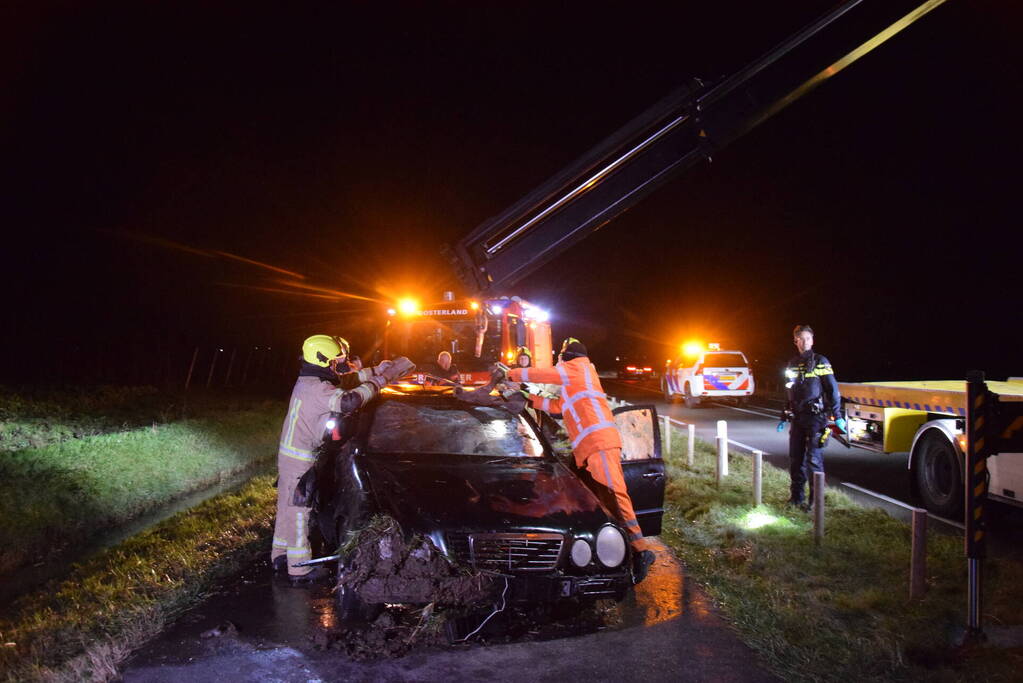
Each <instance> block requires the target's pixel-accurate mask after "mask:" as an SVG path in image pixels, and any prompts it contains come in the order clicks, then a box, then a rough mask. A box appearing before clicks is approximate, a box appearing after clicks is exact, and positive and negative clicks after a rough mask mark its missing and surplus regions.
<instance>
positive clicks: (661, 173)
mask: <svg viewBox="0 0 1023 683" xmlns="http://www.w3.org/2000/svg"><path fill="white" fill-rule="evenodd" d="M943 2H945V0H847V2H845V3H843V4H842V5H840V6H839V7H837V8H835V9H834V10H832V11H831V12H829V13H828V14H826V15H824V16H823V17H821V18H820V19H818V20H817V21H815V22H813V23H812V24H810V25H809V26H807V27H805V28H804V29H803V30H801V31H799V32H797V33H796V34H794V35H792V36H791V37H789V38H788V39H787V40H785V41H784V42H782V43H781V44H780V45H778V46H777V47H775V48H774V49H773V50H771V51H769V52H768V53H767V54H765V55H763V56H762V57H760V58H759V59H757V60H756V61H754V62H753V63H751V64H749V65H747V66H746V67H744V68H742V69H740V70H739V71H737V72H736V73H735V74H733V75H732V76H729V77H728V78H725V79H724V80H722V81H721V82H720V83H717V84H714V85H711V86H708V85H705V84H703V83H702V82H700V81H694V82H693V83H692V84H690V85H689V86H686V87H682V88H679V89H677V90H675V91H674V92H672V93H671V94H669V95H668V96H667V97H666V98H664V99H663V100H662V101H661V102H659V103H658V104H656V105H654V106H653V107H651V108H650V109H648V110H647V111H646V112H644V113H643V114H641V115H639V116H638V117H636V118H635V119H633V120H632V121H630V122H629V123H627V124H626V125H625V126H623V127H622V128H621V129H619V130H618V131H617V132H615V133H614V134H613V135H611V136H610V137H608V138H607V139H606V140H604V141H603V142H601V143H600V144H598V145H597V146H596V147H594V148H593V149H592V150H590V151H589V152H588V153H587V154H586V155H584V156H583V157H582V158H580V159H578V160H577V161H576V162H574V163H573V164H571V165H569V166H568V167H566V168H565V169H563V170H562V171H560V172H559V173H558V174H556V175H555V176H554V177H552V178H550V179H549V180H548V181H547V182H545V183H543V184H542V185H540V186H539V187H537V188H536V189H534V190H533V191H532V192H530V193H529V194H527V195H526V196H525V197H523V198H522V199H520V200H519V201H517V202H516V203H515V204H513V205H512V206H510V207H508V208H507V209H506V210H505V211H503V212H502V213H500V214H498V215H497V216H494V217H493V218H490V219H488V220H486V221H484V222H483V223H482V224H480V225H479V226H478V227H477V228H476V229H475V230H473V231H472V232H471V233H469V234H468V235H467V236H466V237H464V238H463V239H462V240H461V241H460V242H459V243H458V244H457V245H455V247H454V248H453V249H448V255H449V258H450V259H451V260H452V262H453V263H454V265H455V266H456V269H457V271H458V274H459V277H460V279H461V280H462V281H463V283H464V284H465V285H466V286H467V287H468V288H469V289H470V290H471V291H474V292H479V293H487V292H491V291H495V290H498V289H501V288H504V287H507V286H510V285H512V284H514V283H516V282H518V281H520V280H522V279H523V278H525V277H526V276H528V275H529V274H530V273H532V272H533V271H535V270H536V269H537V268H539V267H540V266H542V265H544V264H545V263H547V262H548V261H550V260H551V259H553V258H554V257H556V256H557V255H559V254H560V253H562V252H564V251H565V250H566V249H568V248H569V247H571V246H572V245H573V244H575V243H577V242H579V241H580V240H582V239H583V238H585V237H586V236H588V235H589V234H591V233H592V232H594V231H595V230H597V229H598V228H600V227H601V226H602V225H604V224H605V223H607V222H609V221H611V220H612V219H614V218H615V217H616V216H618V215H620V214H621V213H622V212H624V211H625V210H627V209H628V208H630V207H631V206H633V205H634V204H636V203H637V202H639V201H640V200H641V199H643V198H644V197H645V196H646V195H648V194H649V193H650V192H652V191H653V190H655V189H657V188H658V187H660V186H661V185H663V184H664V183H666V182H667V181H668V180H670V179H671V178H673V177H675V176H677V175H678V174H679V173H681V172H682V171H684V170H686V169H688V168H690V167H692V166H694V165H696V164H697V163H699V162H700V161H703V160H705V159H708V160H709V159H710V158H711V157H712V155H713V154H714V153H715V152H716V151H717V150H719V149H721V148H723V147H724V146H726V145H727V144H729V143H730V142H732V141H733V140H735V139H736V138H738V137H740V136H741V135H743V134H744V133H746V132H747V131H749V130H750V129H752V128H754V127H755V126H757V125H758V124H760V123H761V122H763V121H765V120H766V119H768V118H770V117H771V116H773V115H774V114H776V113H777V112H779V111H781V110H782V109H783V108H784V107H785V106H787V105H788V104H790V103H791V102H794V101H795V100H797V99H799V97H801V96H802V95H803V94H805V93H807V92H809V91H810V90H812V89H813V88H814V87H815V86H817V85H819V84H820V83H822V82H824V81H825V80H827V79H828V78H830V77H831V76H833V75H835V74H836V73H838V72H839V71H841V70H842V69H843V68H845V67H846V66H848V65H849V64H851V63H852V62H854V61H856V60H857V59H858V58H859V57H861V56H863V55H864V54H866V53H867V52H869V51H870V50H872V49H873V48H874V47H877V46H878V45H880V44H882V43H883V42H885V41H886V40H887V39H888V38H890V37H892V36H894V35H895V34H897V33H898V32H899V31H901V30H902V29H903V28H905V27H907V26H909V25H910V24H912V23H913V22H914V21H915V20H916V19H918V18H920V17H922V16H923V15H925V14H927V13H928V12H930V11H931V10H932V9H934V8H935V7H937V6H939V5H941V4H942V3H943Z"/></svg>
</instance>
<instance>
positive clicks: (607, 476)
mask: <svg viewBox="0 0 1023 683" xmlns="http://www.w3.org/2000/svg"><path fill="white" fill-rule="evenodd" d="M572 445H573V446H574V445H575V444H572ZM600 464H601V465H603V466H604V479H605V480H606V481H607V488H608V489H609V490H610V491H611V493H614V492H615V480H614V479H612V478H611V468H610V467H608V466H607V454H606V453H605V452H604V451H600Z"/></svg>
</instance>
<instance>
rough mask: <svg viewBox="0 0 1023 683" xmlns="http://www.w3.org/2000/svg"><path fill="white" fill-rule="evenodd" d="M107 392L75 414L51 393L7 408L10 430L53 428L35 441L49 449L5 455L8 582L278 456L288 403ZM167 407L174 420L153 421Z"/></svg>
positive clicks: (6, 403) (0, 468)
mask: <svg viewBox="0 0 1023 683" xmlns="http://www.w3.org/2000/svg"><path fill="white" fill-rule="evenodd" d="M108 389H109V388H108ZM104 391H105V393H104ZM104 391H98V393H96V394H95V395H92V398H91V399H82V401H81V402H79V403H77V404H75V407H74V408H73V409H71V408H66V407H63V403H62V400H59V399H58V398H57V397H53V396H50V395H46V394H44V395H30V396H28V397H18V396H12V395H5V396H4V398H3V400H2V402H0V403H2V404H0V413H2V414H3V415H4V422H3V424H4V425H7V424H9V420H13V421H14V422H18V421H19V420H20V421H21V422H20V423H19V424H27V423H28V422H30V421H32V420H35V421H37V422H38V423H39V424H40V425H43V424H44V423H45V424H44V427H45V428H44V427H39V429H37V430H36V431H33V432H31V434H32V436H31V438H30V439H29V440H30V441H33V442H38V443H45V444H46V445H42V446H39V447H31V448H22V449H20V450H6V451H4V450H3V449H0V518H2V519H3V520H4V523H3V524H2V525H0V548H3V552H2V553H0V575H2V574H6V573H9V572H11V571H13V570H15V569H17V568H19V567H23V566H25V565H26V564H31V563H34V562H37V561H39V560H40V559H41V558H43V557H46V556H51V555H53V554H55V553H61V552H63V551H65V550H68V549H74V548H76V547H83V546H85V545H87V544H88V543H89V541H90V539H91V538H92V537H94V536H95V534H96V533H98V532H100V531H102V530H104V529H109V528H113V527H117V526H120V525H122V524H124V523H125V522H127V521H130V520H132V519H134V518H136V517H137V516H139V515H140V514H143V513H146V512H148V511H151V510H154V509H157V508H159V507H161V506H163V505H165V504H167V503H169V502H172V501H174V500H175V499H177V498H180V497H182V496H184V495H186V494H188V493H191V492H193V491H197V490H201V489H204V488H207V487H209V486H211V485H213V484H216V483H218V482H220V481H222V480H224V479H226V478H228V477H230V476H232V475H234V474H237V473H239V472H242V471H245V470H247V469H249V468H252V467H254V466H256V465H259V464H261V463H267V462H270V461H271V460H272V459H273V457H274V453H275V450H276V441H277V435H278V430H279V428H280V419H281V415H282V414H283V412H284V406H283V404H279V403H277V402H269V401H265V400H253V399H245V398H240V399H238V398H235V399H232V400H227V401H221V400H220V399H218V398H217V397H206V398H204V399H201V400H194V401H193V402H192V404H190V405H191V407H188V408H185V407H184V404H177V403H175V402H174V401H173V400H171V399H172V397H167V396H160V395H159V394H153V393H151V392H150V391H148V390H145V389H138V388H128V389H122V390H119V391H118V390H114V389H109V390H104ZM73 398H75V397H74V396H73V395H72V396H70V397H69V398H68V402H69V403H74V401H72V400H71V399H73ZM160 401H163V403H160ZM128 404H131V406H129V405H128ZM158 405H162V406H163V408H162V410H163V413H162V416H163V418H165V420H164V421H151V419H152V418H153V416H154V415H157V413H155V412H154V411H157V412H159V409H158V408H157V407H156V406H158ZM50 410H52V411H53V413H52V414H48V413H46V412H45V411H50ZM90 411H93V412H90ZM104 411H109V412H104ZM183 416H184V417H183ZM167 420H173V421H167ZM139 424H144V425H145V426H139ZM129 425H134V426H130V427H129ZM6 443H7V445H10V441H8V442H6Z"/></svg>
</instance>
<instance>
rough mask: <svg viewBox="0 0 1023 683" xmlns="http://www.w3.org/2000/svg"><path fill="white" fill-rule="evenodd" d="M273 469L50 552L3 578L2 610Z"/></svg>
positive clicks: (245, 473)
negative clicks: (79, 566) (82, 564)
mask: <svg viewBox="0 0 1023 683" xmlns="http://www.w3.org/2000/svg"><path fill="white" fill-rule="evenodd" d="M270 471H271V465H267V464H259V465H257V466H255V467H252V468H249V469H246V470H242V471H241V472H238V473H236V474H232V475H229V476H227V477H224V478H223V479H221V480H220V481H218V482H217V483H215V484H213V485H212V486H209V487H207V488H204V489H200V490H198V491H193V492H192V493H188V494H185V495H184V496H182V497H180V498H177V499H175V500H173V501H171V502H170V503H167V504H166V505H162V506H160V507H158V508H155V509H153V510H150V511H149V512H147V513H145V514H143V515H140V516H139V517H136V518H135V519H133V520H132V521H130V522H128V523H127V524H124V525H122V526H119V527H116V528H112V529H107V530H104V531H100V532H98V533H96V534H95V535H94V536H93V537H92V538H91V539H90V540H89V542H88V543H87V544H85V545H84V546H78V547H75V548H74V549H72V550H67V551H63V552H57V553H54V554H53V555H48V556H47V557H46V558H45V559H44V560H41V561H39V562H37V563H36V564H33V565H28V566H26V567H22V568H21V569H20V570H18V571H17V572H16V573H14V574H12V575H10V576H7V577H4V580H3V582H0V611H3V610H5V609H6V608H7V607H9V606H10V604H11V603H12V602H14V600H15V599H16V598H17V597H18V596H20V595H22V594H24V593H26V592H28V591H30V590H32V589H34V588H38V587H39V586H41V585H43V584H45V583H46V582H47V581H52V580H54V579H59V578H61V577H63V576H65V575H66V574H67V572H68V570H69V569H70V568H71V565H72V564H73V563H74V562H78V561H80V560H82V559H84V558H86V557H89V556H90V555H92V554H94V553H97V552H100V551H101V550H105V549H107V548H112V547H113V546H116V545H117V544H119V543H121V542H123V541H124V540H126V539H128V538H131V537H132V536H134V535H135V534H138V533H141V532H143V531H145V530H146V529H148V528H150V527H152V526H155V525H157V524H159V523H160V522H162V521H164V520H165V519H169V518H171V517H173V516H174V515H176V514H178V513H179V512H182V511H184V510H188V509H190V508H193V507H195V506H196V505H199V504H200V503H202V502H204V501H206V500H209V499H210V498H213V497H214V496H218V495H220V494H221V493H226V492H229V491H234V490H237V489H240V488H241V487H242V486H244V485H245V484H246V483H248V481H249V480H250V479H252V478H253V477H255V476H257V475H259V474H263V473H267V472H270Z"/></svg>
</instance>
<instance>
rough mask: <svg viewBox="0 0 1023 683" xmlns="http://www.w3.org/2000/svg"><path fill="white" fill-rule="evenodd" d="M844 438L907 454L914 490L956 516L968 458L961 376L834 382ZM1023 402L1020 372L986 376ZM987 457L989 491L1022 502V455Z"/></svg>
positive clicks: (997, 389) (1001, 392) (994, 387)
mask: <svg viewBox="0 0 1023 683" xmlns="http://www.w3.org/2000/svg"><path fill="white" fill-rule="evenodd" d="M838 387H839V390H840V391H841V393H842V400H843V403H844V410H845V416H846V421H847V423H848V428H849V441H850V443H852V444H854V445H856V446H860V447H861V448H866V449H869V450H872V451H877V452H879V453H909V463H908V470H909V472H910V475H911V477H912V482H913V486H914V489H915V491H916V493H918V494H919V496H920V498H921V500H923V502H924V505H925V507H926V508H927V509H928V510H930V511H931V512H933V513H935V514H937V515H941V516H943V517H947V518H950V519H962V512H963V503H964V496H963V473H964V468H965V463H966V455H965V454H966V450H967V448H966V415H967V402H966V384H965V383H964V382H962V381H952V380H942V381H901V382H862V383H858V382H839V383H838ZM988 388H989V389H990V390H991V391H992V392H993V393H995V394H997V395H998V396H1000V397H1003V398H1010V399H1014V400H1023V378H1021V377H1015V378H1009V379H1008V380H1007V381H1004V382H988ZM1009 455H1012V456H1016V455H1018V454H1016V453H1013V454H1009V453H999V454H997V455H996V456H995V457H992V458H989V459H988V465H987V467H988V471H989V472H990V473H991V480H990V483H989V486H988V497H989V498H993V499H995V500H999V501H1002V502H1005V503H1009V504H1012V505H1018V506H1019V505H1023V458H1019V457H1001V456H1009Z"/></svg>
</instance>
